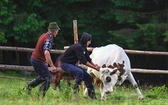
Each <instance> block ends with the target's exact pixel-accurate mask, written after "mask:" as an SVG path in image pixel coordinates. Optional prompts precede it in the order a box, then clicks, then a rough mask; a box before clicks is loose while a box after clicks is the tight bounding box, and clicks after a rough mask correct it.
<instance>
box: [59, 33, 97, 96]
mask: <svg viewBox="0 0 168 105" xmlns="http://www.w3.org/2000/svg"><path fill="white" fill-rule="evenodd" d="M91 40H92V36H91V35H90V34H88V33H86V32H84V33H83V34H82V36H81V39H80V41H79V43H77V44H73V45H71V46H70V47H69V48H68V49H67V50H66V51H65V52H64V54H63V55H62V57H61V68H62V69H63V70H64V71H66V72H68V73H70V74H72V75H75V76H76V83H75V84H74V93H76V92H78V91H79V85H80V84H81V82H82V81H84V82H85V85H86V87H87V89H88V95H89V96H90V97H91V98H93V99H95V98H96V95H95V92H94V87H93V85H92V81H93V80H92V77H91V76H90V75H89V74H88V73H87V72H86V71H85V70H84V69H82V68H81V67H79V66H77V65H76V63H77V62H78V61H80V63H82V64H84V65H87V66H89V67H91V68H94V69H96V70H98V71H99V69H100V67H99V66H97V65H95V64H94V63H93V62H92V61H91V58H90V57H89V53H88V51H87V46H89V45H90V44H91Z"/></svg>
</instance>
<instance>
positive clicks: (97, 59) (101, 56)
mask: <svg viewBox="0 0 168 105" xmlns="http://www.w3.org/2000/svg"><path fill="white" fill-rule="evenodd" d="M90 57H91V58H92V61H93V62H94V63H95V64H98V65H99V66H102V65H103V64H106V66H109V65H113V63H114V62H115V63H122V62H123V61H124V65H125V66H124V69H125V70H130V69H131V65H130V60H129V58H128V56H127V54H126V53H125V51H124V49H123V48H121V47H119V46H118V45H116V44H109V45H106V46H102V47H96V48H94V49H93V51H92V54H91V55H90Z"/></svg>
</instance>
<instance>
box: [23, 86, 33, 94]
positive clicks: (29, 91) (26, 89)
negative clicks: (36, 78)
mask: <svg viewBox="0 0 168 105" xmlns="http://www.w3.org/2000/svg"><path fill="white" fill-rule="evenodd" d="M31 89H32V88H30V87H29V86H27V87H24V88H23V90H24V91H26V92H27V93H28V94H31Z"/></svg>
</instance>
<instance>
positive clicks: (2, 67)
mask: <svg viewBox="0 0 168 105" xmlns="http://www.w3.org/2000/svg"><path fill="white" fill-rule="evenodd" d="M67 47H68V46H65V47H64V49H66V48H67ZM92 49H93V48H92V47H89V48H88V51H92ZM1 50H5V51H15V52H18V51H22V52H32V51H33V50H34V49H33V48H23V47H9V46H0V51H1ZM64 51H65V50H53V49H52V50H51V53H55V54H62V53H64ZM125 52H126V53H127V54H141V55H142V54H144V55H165V56H167V55H168V52H155V51H139V50H125ZM82 67H84V66H82ZM85 68H86V67H85ZM0 70H27V71H33V68H32V66H20V65H5V64H0ZM57 71H59V72H60V71H62V70H61V68H58V70H57ZM131 71H132V72H135V73H151V74H168V70H152V69H140V68H132V69H131Z"/></svg>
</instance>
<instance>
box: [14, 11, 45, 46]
mask: <svg viewBox="0 0 168 105" xmlns="http://www.w3.org/2000/svg"><path fill="white" fill-rule="evenodd" d="M39 20H41V19H40V17H39V16H37V14H35V13H32V14H29V15H28V14H26V13H24V14H21V15H19V16H16V17H15V20H14V22H15V23H14V27H13V30H14V33H13V34H12V33H11V35H12V36H13V37H14V38H15V40H16V41H21V42H25V43H28V42H32V41H36V40H37V38H38V37H39V35H40V34H41V32H40V31H41V27H43V26H44V25H45V21H43V20H41V21H39ZM46 30H47V28H46Z"/></svg>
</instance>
